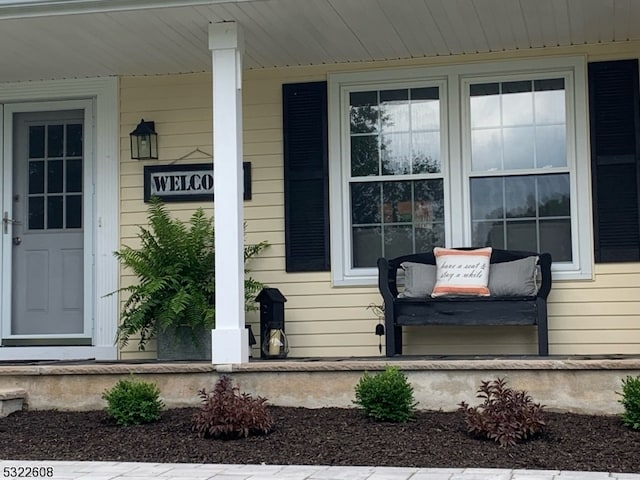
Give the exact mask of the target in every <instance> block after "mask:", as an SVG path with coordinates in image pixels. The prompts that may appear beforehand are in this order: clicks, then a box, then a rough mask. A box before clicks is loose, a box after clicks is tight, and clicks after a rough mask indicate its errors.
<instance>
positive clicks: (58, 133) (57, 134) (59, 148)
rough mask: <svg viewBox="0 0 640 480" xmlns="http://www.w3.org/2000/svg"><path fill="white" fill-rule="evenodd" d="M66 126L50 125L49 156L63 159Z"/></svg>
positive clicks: (48, 132)
mask: <svg viewBox="0 0 640 480" xmlns="http://www.w3.org/2000/svg"><path fill="white" fill-rule="evenodd" d="M63 141H64V125H49V126H48V127H47V156H48V157H62V155H63V154H64V149H63V145H64V143H63Z"/></svg>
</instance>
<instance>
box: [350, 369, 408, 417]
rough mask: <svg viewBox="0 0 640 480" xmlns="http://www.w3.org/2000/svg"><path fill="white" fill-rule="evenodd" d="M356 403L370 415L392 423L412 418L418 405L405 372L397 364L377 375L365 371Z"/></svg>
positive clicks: (357, 387) (357, 392)
mask: <svg viewBox="0 0 640 480" xmlns="http://www.w3.org/2000/svg"><path fill="white" fill-rule="evenodd" d="M353 403H355V404H356V405H359V406H360V407H361V408H362V410H363V411H364V413H365V414H366V415H367V416H369V417H372V418H374V419H375V420H378V421H389V422H406V421H407V420H409V419H411V418H413V416H414V411H415V406H416V405H417V403H416V402H415V401H414V398H413V387H412V386H411V385H410V384H409V382H408V381H407V377H406V375H405V374H404V373H402V372H401V371H400V370H399V369H398V368H397V367H390V366H387V367H386V368H385V370H384V372H381V373H378V374H376V375H369V373H368V372H364V375H363V376H362V377H361V378H360V381H359V382H358V385H356V399H355V401H354V402H353Z"/></svg>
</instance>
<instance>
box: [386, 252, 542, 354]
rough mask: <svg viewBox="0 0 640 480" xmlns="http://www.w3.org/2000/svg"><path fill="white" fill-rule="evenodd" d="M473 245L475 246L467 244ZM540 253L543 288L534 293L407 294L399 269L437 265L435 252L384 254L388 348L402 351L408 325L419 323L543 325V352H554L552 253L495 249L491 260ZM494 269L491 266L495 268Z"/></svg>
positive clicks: (394, 352)
mask: <svg viewBox="0 0 640 480" xmlns="http://www.w3.org/2000/svg"><path fill="white" fill-rule="evenodd" d="M464 250H469V249H464ZM530 256H537V257H538V262H537V264H538V267H539V288H538V291H537V294H536V295H534V296H524V297H521V296H493V295H492V296H488V297H475V296H474V297H469V296H468V297H447V296H444V297H436V298H432V297H431V296H425V297H423V298H402V296H400V297H399V296H398V270H402V267H401V264H402V263H403V262H415V263H422V264H429V265H435V264H436V260H435V256H434V254H433V253H432V252H428V253H416V254H411V255H404V256H401V257H397V258H394V259H391V260H389V259H386V258H379V259H378V287H379V289H380V293H381V294H382V298H383V300H384V315H385V338H386V354H387V356H388V357H391V356H394V355H397V354H402V327H403V326H413V325H537V327H538V354H539V355H541V356H542V355H548V354H549V345H548V330H547V297H548V295H549V292H550V291H551V255H550V254H548V253H533V252H523V251H514V250H500V249H493V251H492V253H491V260H490V265H493V264H496V263H503V262H511V261H514V260H519V259H523V258H526V257H530ZM489 275H491V266H490V273H489Z"/></svg>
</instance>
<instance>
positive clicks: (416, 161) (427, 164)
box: [411, 132, 441, 173]
mask: <svg viewBox="0 0 640 480" xmlns="http://www.w3.org/2000/svg"><path fill="white" fill-rule="evenodd" d="M411 142H412V143H411V153H412V158H413V173H439V172H440V170H441V167H440V165H441V164H440V134H439V133H438V132H426V133H416V132H414V133H413V135H411Z"/></svg>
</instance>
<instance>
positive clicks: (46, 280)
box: [2, 110, 92, 346]
mask: <svg viewBox="0 0 640 480" xmlns="http://www.w3.org/2000/svg"><path fill="white" fill-rule="evenodd" d="M12 123H13V161H12V177H13V180H12V192H11V206H10V208H6V209H5V211H4V212H3V230H4V233H5V234H9V235H10V236H11V239H10V242H11V317H10V325H9V329H8V331H7V329H3V339H2V344H3V345H4V346H23V345H24V346H26V345H41V346H42V345H91V341H92V339H91V335H92V332H91V322H89V321H86V320H87V319H86V318H85V308H84V306H85V305H84V303H85V278H84V277H85V252H84V245H85V238H84V234H85V231H87V226H86V225H85V222H86V219H87V218H88V216H87V215H85V209H86V204H87V202H86V201H85V200H86V194H87V192H86V191H85V190H86V188H85V180H86V177H87V176H86V175H85V173H86V169H87V168H88V165H90V162H89V161H87V159H86V156H87V152H86V149H85V143H86V140H85V138H86V134H85V125H84V123H85V112H84V110H57V111H40V112H22V113H15V114H14V115H13V122H12Z"/></svg>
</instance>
